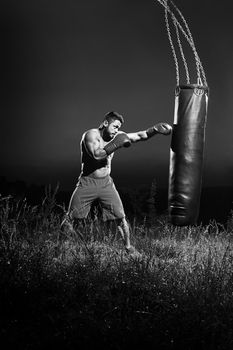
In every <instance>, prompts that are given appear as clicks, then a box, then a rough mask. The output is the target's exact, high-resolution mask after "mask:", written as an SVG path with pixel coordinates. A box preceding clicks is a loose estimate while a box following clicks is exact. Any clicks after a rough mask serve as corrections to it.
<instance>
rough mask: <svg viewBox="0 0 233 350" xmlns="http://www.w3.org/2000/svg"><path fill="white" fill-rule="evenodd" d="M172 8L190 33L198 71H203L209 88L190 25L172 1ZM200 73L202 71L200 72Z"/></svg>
mask: <svg viewBox="0 0 233 350" xmlns="http://www.w3.org/2000/svg"><path fill="white" fill-rule="evenodd" d="M170 2H171V4H172V6H173V7H174V8H175V10H176V11H177V12H178V14H179V15H180V17H181V19H182V20H183V22H184V25H185V27H186V30H187V32H188V35H189V38H190V40H191V42H192V43H193V47H194V51H195V59H196V64H197V65H198V67H197V70H198V71H199V69H200V70H201V74H202V77H203V80H204V83H205V85H206V86H207V79H206V75H205V71H204V68H203V65H202V63H201V60H200V57H199V56H198V54H197V51H196V48H195V44H194V40H193V37H192V33H191V31H190V29H189V26H188V23H187V21H186V19H185V18H184V16H183V14H182V12H181V11H180V10H179V9H178V7H177V6H176V5H175V4H174V2H173V1H172V0H170ZM199 72H200V71H199ZM198 76H199V78H200V80H201V77H200V73H199V74H198Z"/></svg>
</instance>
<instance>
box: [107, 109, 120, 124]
mask: <svg viewBox="0 0 233 350" xmlns="http://www.w3.org/2000/svg"><path fill="white" fill-rule="evenodd" d="M104 120H107V121H108V122H109V123H111V122H112V121H114V120H119V121H120V122H121V124H123V123H124V118H123V117H122V115H121V114H119V113H117V112H113V111H112V112H108V113H106V114H105V116H104Z"/></svg>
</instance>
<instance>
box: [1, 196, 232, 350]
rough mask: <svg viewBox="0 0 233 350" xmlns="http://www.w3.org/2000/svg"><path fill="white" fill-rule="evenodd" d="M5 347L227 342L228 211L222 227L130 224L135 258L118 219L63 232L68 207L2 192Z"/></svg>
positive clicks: (162, 221) (224, 345)
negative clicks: (118, 227)
mask: <svg viewBox="0 0 233 350" xmlns="http://www.w3.org/2000/svg"><path fill="white" fill-rule="evenodd" d="M0 210H1V211H0V222H1V224H0V225H1V236H0V273H1V275H0V310H1V311H0V313H1V319H0V322H1V327H0V339H1V343H2V344H3V342H4V343H5V344H6V345H5V346H4V349H9V348H14V349H25V350H26V349H42V348H43V349H44V348H45V347H50V346H53V347H55V346H56V347H59V348H62V349H92V348H93V349H94V348H96V347H97V346H101V347H102V349H105V348H106V349H107V348H108V349H114V350H118V349H119V350H120V349H128V348H135V347H137V348H139V349H140V348H141V349H147V348H148V349H151V348H152V347H153V348H154V349H186V350H189V349H203V350H206V349H221V350H223V349H232V348H233V215H232V213H231V214H229V219H228V222H227V224H226V225H225V226H223V225H220V224H218V223H217V222H215V221H212V222H210V223H209V224H208V225H205V226H195V227H183V228H181V227H175V226H172V225H171V224H169V223H168V222H167V218H166V216H164V217H163V216H161V217H158V218H157V219H156V220H155V222H153V223H147V220H146V219H145V220H144V222H140V223H138V222H137V220H136V219H135V220H133V222H131V231H132V232H131V237H132V243H133V244H134V245H135V247H136V248H137V249H138V250H139V251H140V253H141V254H142V257H141V258H137V259H135V258H132V257H130V256H128V255H127V254H126V253H125V252H124V249H123V244H122V241H121V239H120V236H119V235H118V233H117V232H116V229H115V227H114V225H112V227H106V226H104V224H102V223H101V222H100V221H98V220H97V221H95V222H91V221H89V222H88V223H87V225H86V227H85V228H83V229H82V231H81V233H82V235H83V236H84V240H81V239H80V236H79V235H78V234H77V235H75V236H67V235H64V233H63V232H61V230H60V222H61V218H62V214H63V211H64V208H62V207H60V206H58V205H57V204H56V200H55V197H54V195H53V194H51V193H50V192H49V191H48V193H47V195H46V197H45V199H44V201H43V203H42V204H41V205H38V206H29V205H28V204H27V202H26V201H16V200H14V198H10V197H5V198H3V197H0Z"/></svg>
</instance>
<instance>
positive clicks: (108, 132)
mask: <svg viewBox="0 0 233 350" xmlns="http://www.w3.org/2000/svg"><path fill="white" fill-rule="evenodd" d="M120 127H121V122H120V120H117V119H116V120H114V121H112V122H109V123H108V124H107V126H106V128H105V137H106V141H107V139H108V140H111V139H112V138H113V137H114V136H115V135H116V134H117V133H118V131H119V129H120Z"/></svg>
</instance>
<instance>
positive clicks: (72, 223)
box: [61, 177, 96, 233]
mask: <svg viewBox="0 0 233 350" xmlns="http://www.w3.org/2000/svg"><path fill="white" fill-rule="evenodd" d="M95 198H96V189H95V187H94V186H93V184H92V179H89V178H87V177H85V178H82V177H81V178H80V180H79V182H78V184H77V186H76V188H75V190H74V191H73V193H72V196H71V199H70V203H69V207H68V211H67V213H66V215H65V217H64V219H63V221H62V224H61V228H63V229H64V230H65V231H67V233H68V232H70V233H75V232H76V231H75V227H77V226H78V227H79V228H80V226H82V227H85V218H86V217H87V215H88V213H89V211H90V208H91V204H92V202H93V200H94V199H95ZM77 224H78V225H77Z"/></svg>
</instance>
